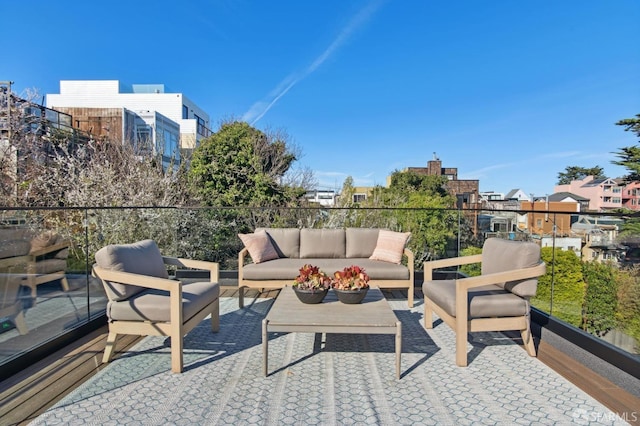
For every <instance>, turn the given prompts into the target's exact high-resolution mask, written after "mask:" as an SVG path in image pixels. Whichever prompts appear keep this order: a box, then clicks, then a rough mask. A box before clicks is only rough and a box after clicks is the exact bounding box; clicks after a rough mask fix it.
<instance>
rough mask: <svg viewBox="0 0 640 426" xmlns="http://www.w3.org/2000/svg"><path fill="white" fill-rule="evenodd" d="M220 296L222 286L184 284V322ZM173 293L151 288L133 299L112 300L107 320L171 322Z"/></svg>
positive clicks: (204, 283)
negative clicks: (171, 298) (171, 296)
mask: <svg viewBox="0 0 640 426" xmlns="http://www.w3.org/2000/svg"><path fill="white" fill-rule="evenodd" d="M219 296H220V286H219V285H218V283H211V282H193V283H183V284H182V312H183V317H184V322H186V321H188V320H189V319H191V318H192V317H193V316H194V315H195V314H197V313H198V312H200V311H201V310H202V309H204V308H205V307H206V306H207V305H209V304H211V301H212V300H215V299H217V298H218V297H219ZM168 298H169V293H168V292H166V291H162V290H155V289H148V290H144V291H142V292H140V293H137V294H135V295H134V296H131V297H130V298H129V299H126V300H120V301H110V302H109V303H108V304H107V317H108V318H109V320H110V321H152V322H170V321H171V315H170V308H169V303H168Z"/></svg>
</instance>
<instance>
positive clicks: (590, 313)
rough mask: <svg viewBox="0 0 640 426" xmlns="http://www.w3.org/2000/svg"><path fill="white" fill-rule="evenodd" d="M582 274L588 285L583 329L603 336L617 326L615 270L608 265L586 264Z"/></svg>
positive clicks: (583, 265) (583, 266)
mask: <svg viewBox="0 0 640 426" xmlns="http://www.w3.org/2000/svg"><path fill="white" fill-rule="evenodd" d="M582 274H583V276H584V280H585V282H586V284H587V288H586V293H585V299H584V314H585V318H584V324H583V328H584V329H585V330H587V331H588V332H589V333H591V334H595V335H596V336H602V335H603V334H605V333H606V332H607V331H609V330H611V329H613V328H615V326H616V318H615V313H616V308H617V299H618V295H617V293H618V288H617V281H616V279H615V269H614V267H613V266H612V265H610V264H607V263H599V262H584V263H583V264H582Z"/></svg>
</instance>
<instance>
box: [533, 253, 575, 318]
mask: <svg viewBox="0 0 640 426" xmlns="http://www.w3.org/2000/svg"><path fill="white" fill-rule="evenodd" d="M541 258H542V260H543V261H544V262H545V263H546V264H547V272H546V274H545V275H543V276H542V277H540V278H539V279H538V291H537V294H536V297H535V298H532V304H533V305H534V306H536V307H538V308H539V309H541V310H543V311H546V312H549V310H550V309H551V311H552V312H551V314H552V315H554V316H555V317H557V318H559V319H561V320H563V321H565V322H567V323H569V324H572V325H574V326H576V327H580V326H581V325H582V303H583V300H584V294H585V287H586V284H585V282H584V277H583V275H582V263H581V261H580V259H579V258H578V256H576V254H575V253H574V252H573V251H570V250H561V249H559V248H556V249H555V255H554V253H553V249H552V248H551V247H543V248H542V250H541ZM554 266H555V271H554ZM552 284H553V294H552ZM552 296H553V307H552V308H550V307H551V306H552V305H551V297H552Z"/></svg>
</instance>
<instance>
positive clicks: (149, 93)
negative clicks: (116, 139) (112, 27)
mask: <svg viewBox="0 0 640 426" xmlns="http://www.w3.org/2000/svg"><path fill="white" fill-rule="evenodd" d="M46 105H47V107H49V108H53V109H56V110H60V111H69V113H71V115H72V116H74V119H76V117H79V116H83V117H85V118H86V119H87V120H88V117H89V116H90V115H91V114H92V112H91V111H86V114H84V113H83V112H82V111H81V109H109V108H125V109H127V110H129V111H132V112H133V113H134V114H136V115H138V116H140V117H144V116H146V117H147V119H146V120H145V119H142V122H144V124H143V125H146V126H147V130H154V127H153V126H154V123H155V122H157V121H158V119H157V118H156V119H155V120H149V119H148V117H149V116H150V115H153V114H154V113H158V114H160V116H161V117H163V120H161V121H162V122H163V123H165V124H166V119H168V120H170V121H173V122H174V123H176V125H177V126H178V128H179V135H180V141H179V143H180V148H181V149H182V150H192V149H193V148H195V147H196V146H197V145H198V144H199V142H200V140H202V139H203V138H205V137H207V136H209V135H210V133H211V131H210V119H209V115H208V114H207V113H205V112H204V110H202V109H201V108H200V107H198V106H197V105H196V104H195V103H193V102H192V101H191V100H189V98H187V97H186V96H185V95H184V94H182V93H176V92H169V91H167V89H166V88H165V86H164V84H133V85H130V86H129V85H125V84H123V83H121V82H120V81H118V80H61V81H60V93H59V94H47V95H46ZM94 113H95V112H94ZM77 120H79V119H77ZM138 122H140V121H138ZM78 124H79V123H78ZM124 125H126V123H125V122H124V120H123V126H124ZM74 127H76V126H74ZM168 127H171V126H168ZM93 130H94V131H102V130H104V129H102V128H100V129H93ZM131 133H133V134H136V135H137V134H139V133H140V132H139V129H138V128H137V127H136V128H135V129H133V130H131V129H122V131H121V132H120V134H122V135H127V134H131ZM152 139H153V140H156V135H155V134H154V135H153V138H152ZM157 143H158V142H157ZM166 143H167V142H166V141H160V145H164V144H166Z"/></svg>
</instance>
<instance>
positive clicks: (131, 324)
mask: <svg viewBox="0 0 640 426" xmlns="http://www.w3.org/2000/svg"><path fill="white" fill-rule="evenodd" d="M162 259H163V261H164V263H165V264H166V265H172V266H176V267H178V268H189V269H201V270H208V271H209V280H210V281H211V282H218V281H219V265H218V263H214V262H206V261H202V260H192V259H182V258H176V257H167V256H162ZM93 275H94V276H95V277H97V278H99V279H101V280H103V281H112V282H117V283H120V284H130V285H136V286H140V287H146V288H150V289H157V290H165V291H168V292H169V303H170V312H171V321H170V322H168V323H165V322H151V321H111V322H109V335H108V336H107V344H106V346H105V350H104V356H103V358H102V362H103V363H107V362H109V361H111V358H112V357H113V354H114V350H115V346H116V339H117V337H118V335H121V334H133V335H138V336H169V337H170V338H171V371H173V372H174V373H181V372H182V370H183V357H182V350H183V337H184V335H185V334H187V333H188V332H189V331H191V330H192V329H193V328H194V327H195V326H196V325H198V324H199V323H200V322H201V321H202V320H203V319H204V318H206V317H207V315H211V329H212V330H213V331H214V332H217V331H219V330H220V298H219V297H218V298H216V300H215V301H213V302H212V303H211V304H209V305H207V306H205V307H204V308H203V309H202V310H200V312H198V313H197V314H196V315H194V316H193V317H192V318H190V319H189V320H187V321H184V319H183V316H182V282H181V281H176V280H171V279H165V278H156V277H150V276H147V275H139V274H132V273H129V272H120V271H111V270H108V269H103V268H101V267H99V266H97V265H94V267H93Z"/></svg>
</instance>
